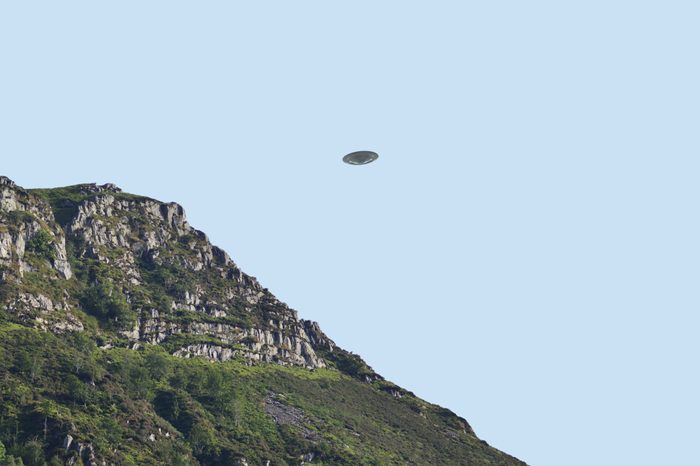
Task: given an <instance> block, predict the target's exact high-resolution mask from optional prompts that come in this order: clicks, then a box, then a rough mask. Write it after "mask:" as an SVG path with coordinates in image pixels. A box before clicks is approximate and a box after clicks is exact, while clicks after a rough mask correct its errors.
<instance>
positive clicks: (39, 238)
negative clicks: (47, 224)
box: [26, 230, 56, 260]
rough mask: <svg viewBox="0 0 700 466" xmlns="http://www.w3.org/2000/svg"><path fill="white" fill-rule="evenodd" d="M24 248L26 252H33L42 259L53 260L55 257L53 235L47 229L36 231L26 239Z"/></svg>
mask: <svg viewBox="0 0 700 466" xmlns="http://www.w3.org/2000/svg"><path fill="white" fill-rule="evenodd" d="M26 249H27V251H28V252H31V253H34V254H36V255H37V256H39V257H43V258H44V259H49V260H53V259H55V258H56V249H55V248H54V242H53V236H52V235H51V233H49V232H48V231H47V230H39V231H37V232H36V233H35V234H34V236H32V237H31V238H30V239H29V241H27V246H26Z"/></svg>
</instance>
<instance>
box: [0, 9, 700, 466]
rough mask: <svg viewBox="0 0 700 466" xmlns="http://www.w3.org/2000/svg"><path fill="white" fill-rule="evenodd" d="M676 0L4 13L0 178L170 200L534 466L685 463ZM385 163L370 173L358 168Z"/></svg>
mask: <svg viewBox="0 0 700 466" xmlns="http://www.w3.org/2000/svg"><path fill="white" fill-rule="evenodd" d="M699 23H700V7H699V6H698V3H697V2H696V1H674V0H665V1H644V0H641V1H640V0H637V1H615V0H606V1H596V0H593V1H591V0H587V1H567V2H563V1H529V2H523V1H500V2H493V1H491V2H486V1H484V2H469V1H454V2H446V1H436V0H432V1H425V2H413V1H406V0H403V1H383V2H378V1H376V0H374V1H354V2H328V1H297V2H289V1H266V2H222V1H208V2H180V1H167V2H166V1H148V2H144V1H120V2H94V1H84V2H73V1H65V2H53V1H52V2H26V1H25V2H2V4H1V5H0V172H1V173H2V174H5V175H7V176H9V177H11V178H12V179H14V180H15V181H16V182H17V183H19V184H20V185H23V186H25V187H48V186H59V185H66V184H73V183H79V182H91V181H96V182H100V183H102V182H114V183H116V184H118V185H120V186H121V187H122V188H123V189H125V190H127V191H131V192H136V193H141V194H145V195H149V196H152V197H155V198H158V199H162V200H168V201H170V200H174V201H177V202H179V203H181V204H183V205H184V206H185V208H186V210H187V212H188V216H189V219H190V222H191V223H192V224H193V225H194V226H195V227H196V228H199V229H202V230H205V231H206V232H207V233H208V234H209V236H210V238H211V239H212V241H213V242H214V243H216V244H218V245H220V246H222V247H223V248H225V249H226V250H227V251H228V252H229V253H230V254H231V256H232V257H233V258H234V260H236V261H237V262H238V263H239V264H240V265H241V266H242V268H243V269H244V270H246V271H247V272H248V273H250V274H252V275H255V276H257V277H258V278H259V279H260V280H261V282H262V283H263V284H264V285H265V286H267V287H269V288H270V289H271V290H272V291H273V292H275V293H276V294H277V295H278V296H279V297H280V299H282V300H284V301H286V302H287V303H288V304H289V305H290V306H292V307H294V308H296V309H298V310H299V312H300V315H301V316H303V317H305V318H310V319H314V320H317V321H319V322H320V323H321V326H322V328H323V329H325V331H326V332H327V333H328V334H329V335H330V336H331V337H332V338H334V339H335V340H336V342H337V343H339V344H340V345H342V346H343V347H345V348H347V349H350V350H352V351H355V352H357V353H359V354H361V355H362V356H363V357H364V358H365V359H366V360H367V361H368V362H369V363H370V364H371V365H372V366H373V367H374V368H375V369H376V370H377V371H379V372H380V373H381V374H384V375H385V376H386V377H387V378H389V379H391V380H393V381H395V382H397V383H399V384H400V385H402V386H404V387H406V388H408V389H410V390H413V391H414V392H415V393H416V394H418V395H420V396H422V397H424V398H426V399H427V400H430V401H433V402H436V403H439V404H441V405H444V406H446V407H449V408H450V409H452V410H454V411H455V412H457V413H458V414H460V415H461V416H464V417H465V418H467V419H468V420H469V421H470V422H471V424H472V425H473V427H474V428H475V430H476V432H477V433H478V434H479V435H480V436H481V437H482V438H484V439H486V440H487V441H489V442H490V443H491V444H493V445H495V446H497V447H498V448H501V449H503V450H505V451H507V452H509V453H512V454H514V455H516V456H518V457H520V458H522V459H524V460H526V461H527V462H528V463H530V464H532V465H535V466H562V465H567V466H577V465H581V466H590V465H596V466H599V465H614V466H619V465H632V464H634V465H635V466H642V465H654V466H658V465H666V464H668V465H673V464H696V463H697V462H698V461H700V460H698V452H697V444H698V438H700V428H699V427H698V419H699V418H700V402H699V401H698V393H700V382H699V381H698V375H697V374H698V355H699V354H700V339H699V338H698V327H699V325H700V317H699V316H698V312H699V311H700V293H699V290H700V286H699V285H700V248H699V246H698V245H699V240H700V231H699V230H700V222H699V221H698V201H699V200H700V183H699V181H698V178H699V175H700V173H699V169H700V162H699V157H700V131H699V130H700V98H699V91H698V89H699V87H700V86H699V84H698V83H700V76H699V74H700V73H699V71H698V70H699V68H698V44H700V32H699V31H700V28H699V27H698V24H699ZM360 149H370V150H375V151H377V152H378V153H379V154H380V159H379V161H378V162H376V163H374V164H372V165H369V166H366V167H351V166H347V165H344V164H342V163H341V161H340V159H341V157H342V156H343V155H344V154H345V153H347V152H351V151H354V150H360Z"/></svg>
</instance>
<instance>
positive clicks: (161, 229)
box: [0, 177, 333, 368]
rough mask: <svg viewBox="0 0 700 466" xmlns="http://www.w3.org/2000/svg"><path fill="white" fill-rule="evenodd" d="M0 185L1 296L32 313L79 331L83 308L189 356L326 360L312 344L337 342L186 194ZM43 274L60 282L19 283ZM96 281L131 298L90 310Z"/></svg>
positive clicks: (46, 323)
mask: <svg viewBox="0 0 700 466" xmlns="http://www.w3.org/2000/svg"><path fill="white" fill-rule="evenodd" d="M0 189H1V190H0V195H1V197H0V215H1V216H2V217H1V219H2V223H1V224H0V225H2V226H0V267H1V270H2V272H1V273H2V275H0V277H1V278H2V280H3V282H5V283H12V284H15V285H17V286H16V287H15V289H14V290H13V292H10V293H5V296H3V297H2V298H3V303H2V305H3V306H4V307H5V309H6V310H8V311H10V312H12V313H14V314H16V315H18V316H19V317H21V318H23V319H24V320H25V321H30V320H32V319H33V322H34V324H35V325H37V326H40V327H43V328H47V329H50V330H52V331H55V332H63V331H67V330H80V329H81V327H82V324H81V322H80V319H77V318H76V317H75V315H74V314H73V313H72V312H71V311H72V310H74V309H79V310H80V311H81V312H84V313H86V314H89V315H96V316H97V317H98V318H101V319H103V320H107V321H108V322H107V324H109V325H108V326H111V327H112V328H114V329H118V331H119V334H120V335H121V336H123V337H124V338H126V339H127V340H128V341H130V342H131V344H132V345H134V344H138V342H147V343H152V344H164V345H166V346H167V347H168V348H169V350H170V351H171V352H172V354H174V355H177V356H181V357H193V356H203V357H206V358H209V359H212V360H219V361H225V360H229V359H233V358H242V359H245V360H246V361H249V362H251V363H254V362H260V361H263V362H276V363H279V364H286V365H296V366H303V367H307V368H319V367H324V366H325V365H326V363H325V362H324V360H323V358H322V357H320V356H319V355H318V354H317V352H316V349H315V348H314V346H319V347H320V348H322V349H324V350H330V351H332V349H333V344H332V342H330V340H328V339H327V337H325V336H324V335H323V333H322V332H321V331H320V329H319V328H318V325H317V324H315V323H313V322H308V321H304V320H301V319H299V318H298V316H297V313H296V312H295V311H294V310H292V309H290V308H289V307H287V306H286V305H285V304H284V303H281V302H280V301H279V300H277V299H276V298H275V297H274V296H273V295H272V294H271V293H270V292H269V291H268V290H267V289H265V288H263V287H262V286H261V285H260V284H259V283H258V281H257V280H256V279H255V278H253V277H250V276H248V275H246V274H245V273H243V272H242V271H241V270H240V269H239V268H238V267H237V266H236V264H235V263H234V262H233V261H232V260H231V258H230V257H229V256H228V254H226V253H225V252H224V251H222V250H221V249H219V248H218V247H216V246H213V245H212V244H211V243H210V242H209V240H208V239H207V236H206V235H205V234H204V233H202V232H201V231H198V230H196V229H194V228H192V227H191V226H190V225H189V224H188V223H187V219H186V217H185V212H184V210H183V208H182V207H181V206H180V205H178V204H175V203H163V202H159V201H156V200H153V199H149V198H145V197H139V196H133V195H128V194H124V193H122V192H121V190H120V189H119V188H117V187H116V186H114V185H111V184H107V185H102V186H97V185H94V184H92V185H91V184H86V185H79V186H73V187H69V188H63V189H59V190H36V191H33V192H32V191H27V190H25V189H22V188H21V187H18V186H16V185H15V184H14V183H13V182H12V181H11V180H9V179H7V178H5V177H3V178H0ZM57 217H58V220H57ZM42 241H43V243H45V244H43V243H42V244H39V243H41V242H42ZM35 243H36V244H35ZM66 243H68V249H69V250H70V251H71V257H70V261H69V257H68V256H69V253H68V252H67V248H66ZM28 245H30V246H31V247H30V248H29V249H30V250H29V251H28ZM32 245H33V246H32ZM71 262H72V263H73V266H74V267H75V268H76V271H77V276H75V277H74V273H73V269H72V267H71ZM28 273H29V274H30V275H31V276H30V277H28V276H27V274H28ZM32 274H33V275H32ZM39 274H41V275H42V276H41V277H40V278H41V280H48V281H49V282H53V283H50V286H48V287H42V286H38V287H26V286H22V285H24V284H25V282H29V281H32V280H34V281H37V279H38V278H39V277H37V275H39ZM61 281H65V282H72V283H70V284H69V283H63V284H61V283H60V282H61ZM59 289H60V291H61V292H58V290H59ZM68 290H70V291H68ZM94 290H99V291H100V292H102V291H104V290H108V291H107V293H109V294H110V295H111V296H110V298H113V301H114V302H112V303H108V307H109V306H114V307H118V303H119V302H121V301H122V297H123V302H124V303H126V307H127V309H121V310H119V312H110V311H109V310H106V311H105V310H95V309H91V306H97V305H98V304H99V303H95V302H93V301H92V300H90V299H85V296H86V295H89V294H90V293H91V292H92V291H94ZM54 291H55V292H54ZM117 297H119V298H118V299H117ZM307 329H308V330H309V332H310V333H311V335H309V333H307ZM108 344H113V343H108Z"/></svg>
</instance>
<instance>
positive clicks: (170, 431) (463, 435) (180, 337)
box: [0, 185, 520, 466]
mask: <svg viewBox="0 0 700 466" xmlns="http://www.w3.org/2000/svg"><path fill="white" fill-rule="evenodd" d="M30 192H31V193H32V194H33V195H35V196H38V197H40V198H41V199H43V200H44V201H45V202H47V203H48V204H49V205H50V206H51V208H52V209H53V212H54V215H55V217H56V220H57V223H58V224H56V223H54V222H52V221H50V220H47V219H44V220H45V221H46V222H48V223H45V222H44V221H42V220H41V219H40V218H38V217H36V216H34V215H33V214H31V213H28V212H24V211H15V212H10V213H0V229H4V230H1V231H7V230H11V229H16V230H17V231H19V229H20V228H22V224H23V223H24V224H27V223H32V224H33V225H34V229H36V225H37V224H38V225H39V226H40V228H41V229H39V230H38V231H37V232H36V234H35V235H34V236H32V237H31V238H30V240H29V241H28V242H27V245H26V251H27V254H26V255H25V258H24V260H25V261H26V263H27V264H28V265H29V267H27V269H29V270H25V271H24V272H23V273H22V274H21V276H20V273H19V266H18V265H16V264H13V265H10V266H5V265H3V267H4V268H3V269H2V270H1V271H0V272H3V273H7V274H8V276H11V277H13V278H16V279H12V280H2V281H0V466H7V465H13V466H15V465H23V466H59V465H66V464H74V465H77V466H82V465H84V464H87V461H88V459H89V458H88V457H89V455H90V454H91V452H94V454H95V456H96V457H97V458H98V459H100V460H102V459H104V460H105V461H106V462H107V463H109V464H115V465H119V466H156V465H159V466H161V465H169V466H170V465H173V466H184V465H202V466H204V465H206V466H224V465H235V464H239V461H240V460H241V459H242V458H245V459H246V460H247V462H248V464H251V465H253V464H266V462H267V461H270V462H271V464H272V465H275V466H279V465H297V464H300V462H301V461H302V458H303V457H305V456H306V457H307V459H308V457H310V456H313V458H314V459H313V461H312V463H311V464H316V465H353V466H354V465H399V464H401V465H402V464H412V465H422V464H445V465H467V464H468V465H491V464H499V465H516V464H520V463H518V462H517V461H514V460H512V459H511V458H509V457H507V456H506V455H504V454H502V453H500V452H498V451H497V450H494V449H492V448H490V447H489V446H488V445H486V444H485V443H483V442H481V441H480V440H479V439H477V438H476V437H475V436H474V435H473V433H472V432H471V429H470V428H469V426H468V425H467V424H466V422H465V421H464V420H462V419H460V418H459V417H457V416H456V415H455V414H454V413H452V412H450V411H449V410H446V409H443V408H440V407H438V406H435V405H431V404H429V403H427V402H425V401H423V400H421V399H419V398H417V397H415V396H414V395H413V394H412V393H410V392H408V391H406V390H403V389H401V388H400V387H397V386H396V385H394V384H392V383H391V382H388V381H386V380H384V379H383V378H381V377H380V376H379V375H377V374H376V373H375V372H374V371H373V370H372V369H371V368H370V367H368V366H367V364H366V363H365V362H364V361H363V360H362V359H361V358H360V357H359V356H357V355H354V354H352V353H349V352H346V351H343V350H342V349H340V348H334V349H333V351H331V350H330V349H325V350H324V349H323V348H316V351H317V353H318V355H319V356H321V357H323V358H324V360H325V361H326V363H327V364H328V367H327V368H324V369H314V370H308V369H305V368H300V367H291V366H282V365H278V364H253V363H252V362H251V361H249V360H244V359H243V357H242V356H240V354H243V353H245V351H247V350H246V348H244V347H243V346H241V343H242V344H251V343H254V342H255V339H254V337H248V340H245V341H243V342H241V343H235V344H233V343H227V342H225V341H221V340H220V339H218V338H214V337H212V336H210V335H206V334H194V333H188V332H194V331H196V329H197V328H201V327H204V326H202V325H195V324H198V323H207V324H214V325H221V327H222V328H226V327H224V326H225V325H228V326H234V327H238V328H253V327H255V328H259V329H270V328H272V330H275V328H274V327H275V325H278V324H276V322H281V320H280V319H282V318H287V317H288V315H287V314H285V313H286V312H288V310H287V309H286V308H284V309H282V310H281V309H280V306H279V304H278V303H276V302H274V300H271V299H267V298H263V299H260V301H259V302H258V303H257V304H252V303H253V302H255V301H254V300H251V301H250V302H247V301H244V298H243V296H244V295H242V294H239V293H238V288H235V287H234V285H236V282H235V281H234V280H233V279H232V277H236V276H237V273H238V272H237V270H235V269H234V268H233V267H232V266H230V265H227V264H226V263H225V260H224V259H225V255H223V253H222V252H221V251H219V250H216V249H215V250H213V251H212V249H211V247H210V245H209V244H208V243H206V237H205V236H204V234H202V233H200V232H196V231H194V232H192V233H190V234H185V235H182V236H177V235H173V234H171V233H170V232H169V231H168V230H167V228H169V227H168V226H167V225H165V224H164V223H163V222H161V223H162V224H161V223H159V222H160V220H153V218H154V217H153V216H152V215H151V216H150V217H149V216H148V215H146V213H144V212H143V211H139V209H138V208H134V209H133V210H132V209H129V210H128V211H118V214H115V215H112V216H110V217H98V216H95V217H94V219H93V220H95V221H97V222H98V226H99V227H101V228H106V229H107V230H114V231H120V232H121V233H120V234H122V236H121V237H120V238H119V239H118V240H115V239H114V238H110V240H109V241H104V242H102V243H100V244H87V242H86V240H84V239H83V238H80V237H77V236H75V235H68V237H67V238H66V250H67V254H68V260H69V262H70V264H71V268H72V271H73V276H72V277H71V278H70V279H67V280H66V279H63V278H62V276H59V275H58V274H57V272H56V270H54V269H53V268H52V265H51V260H53V259H55V251H56V248H55V246H56V245H55V243H54V241H55V240H54V236H53V233H51V232H52V231H53V232H54V233H56V232H58V231H60V228H61V226H64V227H65V225H67V224H69V223H70V222H71V220H72V219H73V218H74V217H75V215H76V214H77V212H78V205H79V204H80V202H83V201H84V200H86V199H91V198H93V197H95V196H101V195H104V194H100V193H95V192H94V187H91V186H87V185H76V186H69V187H66V188H58V189H50V190H32V191H30ZM109 195H112V196H114V197H116V198H118V199H123V200H129V201H139V200H142V199H145V198H141V197H139V196H133V195H129V194H125V193H113V192H110V193H109ZM149 215H150V214H149ZM157 217H158V216H157V215H156V218H157ZM34 229H32V230H30V231H34ZM25 231H26V230H25ZM124 232H126V233H124ZM146 236H147V237H148V241H145V240H144V237H146ZM153 238H157V240H156V245H157V246H156V248H155V249H153V245H152V244H153V241H154V240H153ZM130 241H132V242H133V243H132V245H131V246H129V245H128V244H127V245H125V242H127V243H128V242H130ZM146 242H148V243H149V245H148V246H146V244H145V243H146ZM117 245H118V246H117ZM134 245H138V247H132V246H134ZM207 254H208V255H209V256H208V258H209V260H210V261H211V263H212V264H213V266H212V267H209V266H203V262H202V261H203V257H204V256H205V255H207ZM192 264H197V267H194V266H193V265H192ZM207 265H208V263H207ZM13 267H14V268H13ZM236 286H237V285H236ZM195 290H198V292H199V293H198V299H199V298H201V299H202V301H205V304H206V306H205V307H206V309H205V312H202V311H201V307H200V308H198V309H197V311H195V310H192V309H193V308H183V307H187V306H188V305H185V304H182V303H183V302H185V301H186V300H187V296H188V295H189V296H190V297H191V296H192V294H193V292H195ZM248 291H249V290H248ZM255 292H257V290H256V291H255ZM23 295H24V296H23ZM26 295H29V296H30V297H31V296H34V297H36V296H38V295H42V299H43V300H44V302H45V301H46V299H45V298H43V297H47V298H49V299H51V300H52V302H53V303H54V306H53V310H51V311H50V312H49V311H47V309H50V308H51V307H49V306H45V307H44V308H43V309H24V308H23V309H16V308H13V307H8V308H7V309H5V307H4V306H3V305H4V304H8V303H16V302H20V303H22V302H25V303H26V302H27V300H26V299H25V300H24V301H22V299H19V298H26ZM261 296H262V295H261ZM268 297H269V295H268ZM30 302H31V301H30ZM34 302H37V301H34ZM188 302H189V301H188ZM8 309H12V310H8ZM218 310H225V315H224V314H223V313H220V312H215V311H218ZM68 313H70V315H71V318H72V319H76V318H77V319H79V320H80V321H81V323H82V326H83V328H84V331H82V332H67V331H65V330H63V332H64V333H62V334H54V333H51V332H49V331H42V330H38V329H35V328H33V325H35V323H36V322H37V321H40V322H43V323H44V324H46V325H45V326H46V327H49V324H50V323H51V322H50V320H51V319H61V318H63V317H66V316H67V315H68ZM151 316H153V318H154V319H155V320H157V321H159V322H156V324H157V325H160V326H161V327H159V328H158V329H157V330H155V331H154V333H155V332H158V333H160V332H161V331H162V332H163V334H161V335H160V338H163V337H164V336H165V339H164V340H163V341H162V342H161V344H160V345H150V344H145V343H143V342H139V345H138V346H135V345H134V342H133V341H129V340H127V338H126V337H125V334H124V333H122V331H124V330H130V329H132V328H133V326H134V323H135V322H136V319H137V318H139V317H140V318H141V319H145V318H147V317H148V318H150V317H151ZM47 322H48V323H49V324H47ZM284 323H285V325H286V324H287V322H286V321H285V322H284ZM169 326H170V327H169ZM173 326H174V327H179V328H175V330H177V331H173V332H172V333H170V331H171V330H173V329H172V328H171V327H173ZM142 328H143V327H142ZM64 329H65V327H64ZM277 331H280V333H282V334H283V336H286V334H285V333H284V332H287V331H289V326H286V327H285V328H284V330H279V329H278V330H277ZM219 336H221V335H220V334H219ZM226 340H227V341H230V340H228V338H226ZM192 344H209V345H216V346H221V347H224V348H230V349H232V350H234V351H236V350H239V351H238V353H237V354H239V356H238V359H234V360H232V361H227V362H225V363H215V362H211V361H208V360H206V359H202V358H191V359H186V358H177V357H174V356H172V354H173V353H174V352H176V351H177V350H179V349H181V348H183V347H186V346H188V345H192ZM279 344H280V346H281V345H282V343H279ZM137 347H138V349H134V348H137ZM244 350H245V351H244ZM68 435H70V438H72V441H71V447H70V448H68V449H66V448H65V447H64V442H65V441H66V439H67V438H68V437H67V436H68ZM79 451H82V454H81V453H79ZM307 463H308V461H307Z"/></svg>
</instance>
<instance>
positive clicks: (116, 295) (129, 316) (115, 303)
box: [80, 283, 136, 329]
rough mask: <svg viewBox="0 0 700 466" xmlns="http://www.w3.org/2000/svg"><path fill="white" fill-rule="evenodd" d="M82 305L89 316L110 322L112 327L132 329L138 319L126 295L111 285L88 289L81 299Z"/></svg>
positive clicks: (100, 285)
mask: <svg viewBox="0 0 700 466" xmlns="http://www.w3.org/2000/svg"><path fill="white" fill-rule="evenodd" d="M80 305H81V306H82V307H83V309H85V310H86V311H87V312H88V313H89V314H92V315H94V316H95V317H97V318H98V319H101V320H103V321H107V322H110V323H111V324H112V325H111V326H113V327H117V328H122V329H123V328H128V327H130V326H131V325H132V324H133V323H134V319H135V318H136V314H135V313H134V311H132V310H131V307H130V306H129V303H127V302H126V297H125V296H124V294H123V293H122V292H121V291H119V290H117V289H116V288H115V287H114V286H112V285H111V284H109V283H101V284H97V285H95V286H91V287H89V288H88V289H86V290H85V291H84V292H83V294H82V296H81V298H80Z"/></svg>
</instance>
